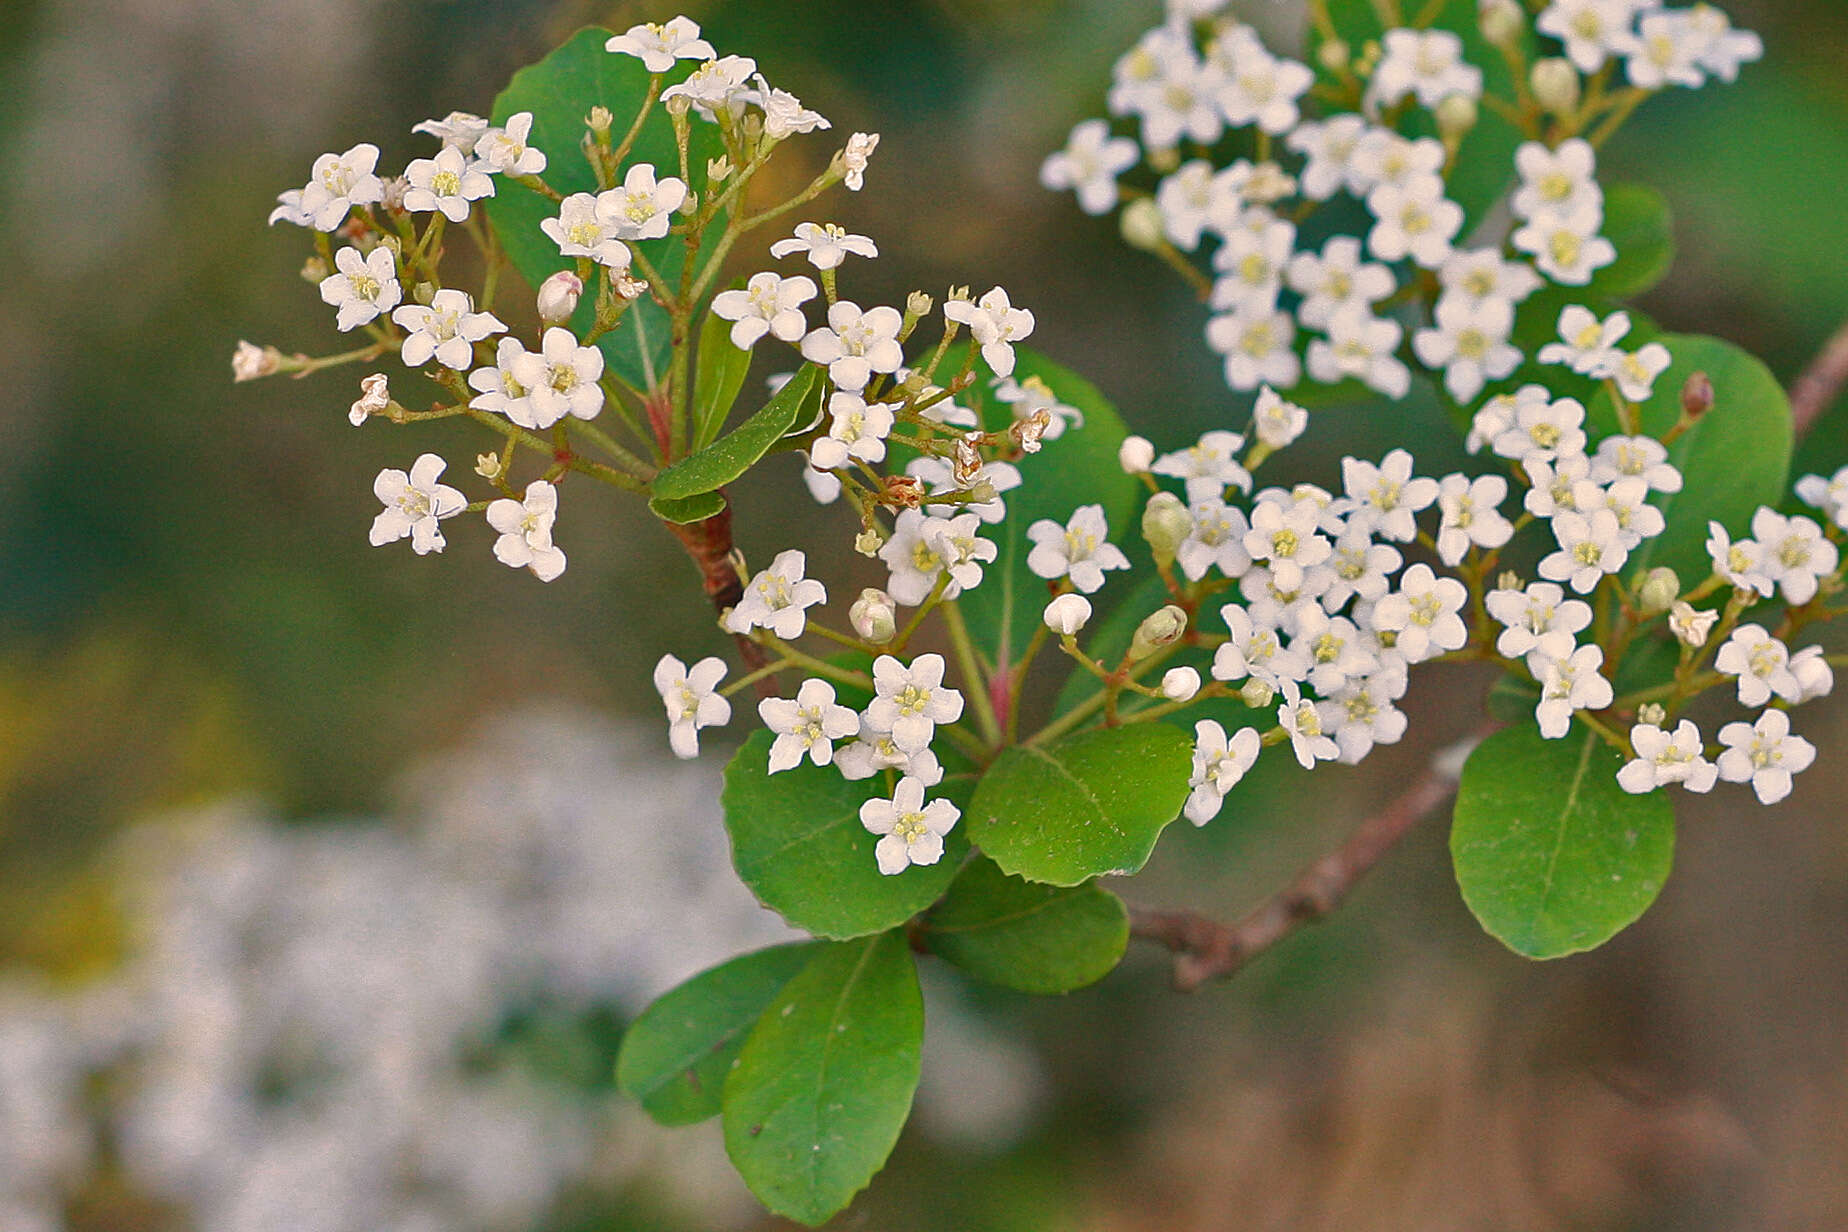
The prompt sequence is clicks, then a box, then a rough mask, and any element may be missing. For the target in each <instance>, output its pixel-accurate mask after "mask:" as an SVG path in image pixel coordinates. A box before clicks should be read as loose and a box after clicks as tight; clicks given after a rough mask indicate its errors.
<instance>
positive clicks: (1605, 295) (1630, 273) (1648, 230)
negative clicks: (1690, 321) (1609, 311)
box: [1578, 184, 1675, 346]
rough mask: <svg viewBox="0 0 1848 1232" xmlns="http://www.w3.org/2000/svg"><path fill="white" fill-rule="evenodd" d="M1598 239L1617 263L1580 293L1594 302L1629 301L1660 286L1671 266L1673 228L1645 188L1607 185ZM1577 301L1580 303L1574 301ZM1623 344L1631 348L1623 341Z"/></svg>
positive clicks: (1663, 205) (1656, 196)
mask: <svg viewBox="0 0 1848 1232" xmlns="http://www.w3.org/2000/svg"><path fill="white" fill-rule="evenodd" d="M1603 234H1604V237H1605V238H1606V239H1608V240H1610V242H1611V243H1612V244H1614V245H1615V246H1616V248H1617V259H1616V260H1615V261H1613V262H1612V263H1611V264H1609V265H1607V266H1605V267H1604V268H1603V269H1601V270H1599V271H1598V272H1597V273H1596V274H1594V275H1592V279H1591V285H1590V286H1589V287H1585V288H1582V289H1581V290H1582V293H1583V294H1584V295H1587V296H1590V297H1592V298H1594V299H1629V298H1631V297H1633V296H1637V295H1641V294H1642V293H1643V292H1645V291H1647V290H1649V289H1650V288H1651V287H1653V286H1655V285H1656V284H1657V283H1658V282H1661V281H1662V279H1663V277H1665V276H1666V275H1667V273H1668V271H1669V267H1670V266H1672V265H1674V263H1675V223H1674V218H1673V216H1672V215H1671V214H1670V212H1669V208H1668V200H1667V198H1665V197H1663V196H1662V194H1661V193H1659V192H1657V191H1656V190H1655V189H1653V188H1651V187H1649V186H1648V185H1647V184H1612V185H1611V186H1610V187H1609V188H1607V189H1605V191H1604V227H1603ZM1578 302H1581V303H1582V302H1584V301H1583V300H1580V301H1578ZM1625 345H1626V346H1628V345H1633V344H1632V343H1631V341H1630V340H1628V339H1626V340H1625Z"/></svg>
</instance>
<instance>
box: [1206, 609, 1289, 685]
mask: <svg viewBox="0 0 1848 1232" xmlns="http://www.w3.org/2000/svg"><path fill="white" fill-rule="evenodd" d="M1219 616H1220V619H1222V620H1224V621H1225V622H1226V629H1227V631H1228V632H1229V633H1230V636H1229V637H1228V638H1227V639H1226V640H1225V641H1224V642H1222V643H1221V644H1220V646H1219V649H1218V650H1216V651H1214V652H1213V679H1215V680H1225V681H1233V680H1243V679H1245V677H1247V676H1251V677H1255V678H1256V679H1258V680H1261V681H1263V682H1265V683H1267V684H1270V685H1273V686H1274V685H1277V684H1279V683H1280V682H1281V681H1284V680H1300V679H1301V678H1302V677H1304V676H1306V675H1308V674H1309V664H1308V662H1307V661H1306V660H1305V659H1304V657H1303V655H1302V653H1301V652H1300V651H1298V650H1296V649H1294V648H1290V649H1287V650H1286V649H1285V648H1284V645H1283V642H1282V641H1281V640H1280V639H1279V638H1278V636H1277V630H1276V629H1274V628H1272V627H1271V626H1269V625H1266V624H1261V623H1259V622H1257V621H1255V620H1253V619H1252V618H1251V613H1250V612H1248V611H1246V610H1245V609H1244V608H1242V607H1240V606H1239V605H1238V604H1236V603H1229V604H1227V605H1226V606H1225V607H1222V608H1220V609H1219Z"/></svg>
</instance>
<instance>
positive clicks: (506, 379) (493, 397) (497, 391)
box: [468, 338, 534, 427]
mask: <svg viewBox="0 0 1848 1232" xmlns="http://www.w3.org/2000/svg"><path fill="white" fill-rule="evenodd" d="M527 354H528V352H527V350H526V348H525V347H524V346H522V345H521V344H520V342H519V340H518V339H517V338H502V339H501V340H500V342H499V343H497V344H496V346H495V351H494V363H493V364H492V365H491V366H489V367H485V368H477V369H475V370H474V371H473V372H471V373H469V374H468V384H469V388H471V389H473V390H475V391H476V395H475V397H473V398H472V399H470V400H469V405H470V406H472V407H474V408H476V409H477V410H483V411H492V412H494V413H495V414H497V415H505V416H506V417H507V418H508V419H510V420H512V421H513V422H514V423H517V424H520V425H521V426H522V427H525V426H530V425H531V424H532V423H533V422H534V420H533V408H532V390H530V389H528V388H527V387H526V385H525V384H524V383H523V382H522V381H521V379H520V371H519V370H520V368H521V367H522V366H523V365H522V360H523V359H524V357H525V356H526V355H527Z"/></svg>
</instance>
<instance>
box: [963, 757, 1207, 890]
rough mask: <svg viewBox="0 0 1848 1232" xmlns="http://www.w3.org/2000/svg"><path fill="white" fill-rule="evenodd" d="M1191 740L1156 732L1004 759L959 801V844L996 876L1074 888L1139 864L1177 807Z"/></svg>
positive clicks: (1184, 792)
mask: <svg viewBox="0 0 1848 1232" xmlns="http://www.w3.org/2000/svg"><path fill="white" fill-rule="evenodd" d="M1192 769H1193V741H1192V739H1191V738H1189V736H1188V735H1187V733H1186V732H1183V731H1182V730H1181V729H1180V728H1178V727H1171V726H1169V725H1168V724H1166V723H1135V724H1131V725H1129V726H1126V727H1105V728H1098V729H1096V730H1094V731H1088V732H1081V733H1079V734H1078V735H1076V736H1070V737H1068V738H1066V739H1064V740H1061V741H1059V742H1058V743H1056V744H1053V745H1049V746H1047V747H1045V748H1041V747H1039V746H1038V745H1016V746H1014V747H1013V748H1010V749H1007V750H1005V751H1004V752H1003V753H1002V754H1001V756H1000V757H998V758H996V759H995V763H994V764H993V765H992V766H990V767H989V768H988V773H986V774H984V775H983V776H982V779H981V781H980V782H979V783H977V784H976V787H975V796H974V798H973V799H971V800H970V801H969V809H968V818H967V820H968V823H969V836H970V838H971V839H972V840H973V841H975V842H976V843H977V844H979V845H980V846H981V848H982V850H983V851H984V852H986V853H987V854H988V855H989V856H990V857H991V858H992V859H993V860H994V862H995V863H996V864H998V865H1000V866H1001V869H1002V871H1004V872H1008V873H1012V874H1014V875H1015V876H1017V877H1025V878H1026V879H1027V880H1028V881H1040V882H1045V883H1047V884H1049V885H1058V886H1075V885H1080V884H1082V883H1083V882H1086V881H1089V880H1090V879H1091V878H1093V877H1101V876H1103V875H1105V874H1107V873H1116V874H1128V873H1133V872H1135V871H1137V870H1138V869H1140V868H1141V867H1142V866H1143V865H1144V864H1145V863H1147V862H1148V858H1149V853H1150V852H1152V851H1153V850H1154V849H1155V840H1156V839H1157V838H1159V837H1160V836H1161V832H1162V829H1163V828H1164V827H1165V826H1166V825H1167V824H1168V823H1169V822H1171V821H1173V820H1174V819H1175V817H1176V816H1177V815H1178V814H1179V813H1180V811H1181V805H1182V804H1184V803H1186V801H1187V780H1188V777H1189V775H1190V773H1191V771H1192Z"/></svg>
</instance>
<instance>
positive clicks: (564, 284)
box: [539, 270, 584, 325]
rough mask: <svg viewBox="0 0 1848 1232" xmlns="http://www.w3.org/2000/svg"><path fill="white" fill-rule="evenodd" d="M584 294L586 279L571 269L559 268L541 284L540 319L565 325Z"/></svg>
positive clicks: (548, 322)
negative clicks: (579, 298)
mask: <svg viewBox="0 0 1848 1232" xmlns="http://www.w3.org/2000/svg"><path fill="white" fill-rule="evenodd" d="M583 294H584V280H583V279H581V278H579V277H578V276H577V275H576V274H574V273H572V272H571V271H570V270H559V271H558V272H557V273H556V274H553V275H552V276H551V277H550V278H547V279H546V280H545V281H544V282H542V283H540V284H539V319H540V320H541V321H544V322H545V323H546V324H547V325H563V324H564V323H565V322H566V321H569V320H570V319H571V314H572V313H574V312H576V311H577V306H578V297H579V296H581V295H583Z"/></svg>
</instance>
